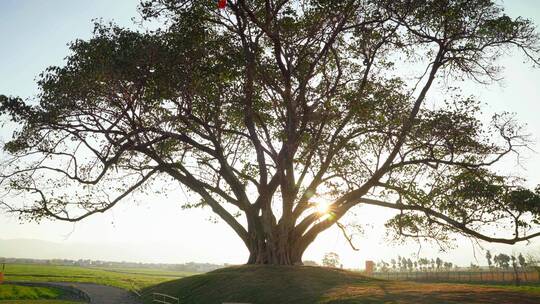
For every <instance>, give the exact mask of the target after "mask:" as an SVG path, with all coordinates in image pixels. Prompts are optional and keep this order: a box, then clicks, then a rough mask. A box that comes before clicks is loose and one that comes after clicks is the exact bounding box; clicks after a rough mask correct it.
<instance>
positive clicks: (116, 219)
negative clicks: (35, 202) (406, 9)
mask: <svg viewBox="0 0 540 304" xmlns="http://www.w3.org/2000/svg"><path fill="white" fill-rule="evenodd" d="M137 4H138V0H114V1H112V0H48V1H43V0H0V41H1V42H2V46H1V47H0V94H6V95H14V96H21V97H28V96H31V95H32V94H35V93H36V84H35V81H34V80H35V77H36V76H37V75H38V74H39V73H40V72H41V71H43V70H44V69H45V68H46V67H47V66H50V65H58V64H61V63H62V61H63V58H64V57H65V56H66V55H67V54H68V48H67V46H66V44H67V43H68V42H70V41H73V40H74V39H76V38H83V39H85V38H89V37H90V35H91V31H92V29H93V23H92V21H91V20H92V19H95V18H103V20H105V21H110V20H113V21H115V22H116V23H117V24H120V25H125V26H131V25H132V22H131V20H130V19H131V18H132V17H137V16H138V13H137V10H136V7H137ZM504 5H505V7H506V9H507V12H508V14H510V15H511V16H518V15H521V16H524V17H527V18H529V19H532V20H533V21H535V22H536V24H538V25H540V1H537V0H507V1H504ZM522 61H523V60H522V57H521V56H516V54H510V55H509V56H507V57H506V58H504V59H503V60H502V63H503V64H504V66H505V67H506V70H505V72H504V73H503V76H504V78H505V79H504V81H503V82H501V83H498V84H494V85H490V86H480V85H471V84H468V85H466V87H465V92H466V93H474V94H475V95H476V96H478V97H479V98H480V100H482V101H483V102H485V103H487V105H486V106H485V107H484V112H485V113H486V115H487V114H492V113H494V112H501V111H510V112H515V113H516V115H517V118H518V119H519V121H521V122H523V123H526V124H527V125H528V128H527V130H528V131H529V132H530V133H531V135H532V136H533V139H534V140H535V141H536V144H535V145H534V146H533V148H534V149H535V150H536V151H540V144H539V143H538V142H539V141H540V136H538V135H539V134H540V132H539V131H540V119H539V118H538V117H539V112H540V103H539V101H540V100H539V98H540V69H532V68H531V66H530V64H524V63H523V62H522ZM10 132H11V129H10V128H9V126H6V127H4V128H3V129H1V130H0V140H2V141H5V140H7V139H8V138H9V136H10ZM523 157H524V159H522V162H521V165H520V166H519V165H517V164H516V161H515V159H508V160H507V161H506V162H505V163H504V164H503V165H502V166H500V169H501V170H504V171H506V172H511V173H513V174H518V175H520V176H522V177H525V178H527V180H528V183H529V185H530V186H533V185H536V184H540V155H539V154H537V153H528V154H524V155H523ZM171 191H172V192H173V195H169V197H168V198H165V197H154V196H152V197H142V198H140V199H138V200H137V201H136V202H134V201H133V200H130V199H128V200H125V201H123V202H122V203H121V204H119V205H117V206H116V207H115V208H114V209H113V210H112V211H110V212H108V213H106V214H99V215H95V216H92V217H90V218H88V219H86V220H84V221H82V222H79V223H76V224H70V223H64V222H50V221H46V222H42V223H40V224H39V225H38V224H36V223H24V224H23V223H19V222H18V221H17V220H16V219H15V218H13V217H10V216H8V215H6V214H0V240H1V239H4V240H5V239H22V238H25V239H38V240H45V241H52V242H57V243H60V244H63V245H65V246H78V245H79V244H84V248H93V250H85V251H83V252H81V253H80V256H71V255H70V254H71V253H68V252H67V251H66V252H65V254H63V256H58V257H60V258H94V259H105V260H115V261H119V260H129V261H141V262H164V263H183V262H189V261H197V262H212V263H244V262H245V261H246V260H247V256H248V253H247V250H246V249H245V248H244V245H243V243H242V242H241V241H240V239H239V238H238V237H236V235H235V234H234V232H233V231H232V230H231V229H229V228H228V227H227V226H226V225H225V224H223V223H218V224H214V223H212V222H211V221H210V220H209V219H210V217H211V216H212V214H211V212H210V211H209V210H181V209H180V205H181V204H180V203H181V202H182V200H183V199H184V196H183V195H182V193H181V192H180V191H178V190H171ZM387 212H388V211H387V210H385V209H380V208H373V207H371V208H368V207H362V208H360V209H358V210H357V211H356V218H355V219H356V220H357V221H358V222H359V223H363V224H366V227H365V235H364V236H359V237H358V238H356V239H355V240H356V244H357V246H358V247H359V248H360V251H359V252H355V251H353V250H352V249H350V247H348V245H347V243H346V241H345V239H344V238H343V237H342V236H341V234H340V233H339V231H338V230H337V229H329V230H328V231H326V232H324V233H323V234H322V235H321V236H320V237H319V238H318V239H317V240H316V241H315V243H314V244H312V245H311V246H310V247H309V248H308V250H307V252H306V254H305V255H304V260H309V259H311V260H316V261H319V262H320V260H321V258H322V255H323V254H324V253H325V252H329V251H335V252H337V253H338V254H339V255H340V256H341V258H342V261H343V264H344V266H345V267H351V268H358V267H363V263H364V260H366V259H373V260H376V261H379V260H380V259H386V260H389V259H390V258H392V257H396V256H397V255H398V254H401V255H402V256H403V255H410V254H412V253H417V252H418V250H419V246H418V245H416V244H407V245H399V244H394V245H390V244H388V243H387V242H386V240H385V239H384V229H383V223H384V221H383V220H384V218H385V217H386V216H387V215H385V213H387ZM539 244H540V241H536V242H535V243H534V244H531V245H529V246H525V245H519V246H515V247H512V246H503V245H486V246H485V247H486V248H491V249H493V250H495V251H496V252H499V251H501V252H506V253H512V252H519V251H532V252H537V253H539V254H540V246H539ZM456 245H457V249H455V250H453V251H451V252H448V253H438V252H437V248H433V247H430V246H429V245H427V244H424V245H423V246H422V248H421V251H420V255H423V256H429V257H434V256H436V255H437V256H440V257H441V258H443V259H445V260H449V261H452V262H454V263H458V264H462V265H468V264H469V263H470V262H471V261H474V252H473V250H472V246H471V243H470V242H469V241H468V240H466V239H459V241H458V242H457V244H456ZM121 247H122V248H121ZM59 248H60V247H59ZM476 254H477V256H478V257H480V258H479V262H480V264H485V261H484V259H483V255H484V254H483V253H479V252H476ZM58 255H61V254H60V253H59V254H58ZM0 256H2V248H0ZM19 257H34V258H52V257H56V256H47V255H46V254H45V253H43V252H20V254H19ZM475 263H476V262H475Z"/></svg>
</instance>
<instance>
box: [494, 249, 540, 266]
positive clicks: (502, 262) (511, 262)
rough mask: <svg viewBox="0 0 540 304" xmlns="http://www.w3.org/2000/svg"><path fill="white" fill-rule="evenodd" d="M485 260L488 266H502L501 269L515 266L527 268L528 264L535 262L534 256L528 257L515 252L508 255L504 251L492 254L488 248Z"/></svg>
mask: <svg viewBox="0 0 540 304" xmlns="http://www.w3.org/2000/svg"><path fill="white" fill-rule="evenodd" d="M486 260H487V264H488V267H489V268H502V269H510V268H513V269H516V268H523V269H524V268H527V267H528V266H532V265H533V264H536V261H535V259H534V258H532V257H529V258H528V259H527V258H525V257H524V256H523V254H521V253H520V254H518V255H517V256H516V255H515V254H512V255H508V254H504V253H499V254H496V255H492V254H491V252H490V251H489V250H488V251H486Z"/></svg>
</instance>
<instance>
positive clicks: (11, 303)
mask: <svg viewBox="0 0 540 304" xmlns="http://www.w3.org/2000/svg"><path fill="white" fill-rule="evenodd" d="M2 304H81V302H72V301H62V300H6V301H2Z"/></svg>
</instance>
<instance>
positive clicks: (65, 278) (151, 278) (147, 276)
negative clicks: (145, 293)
mask: <svg viewBox="0 0 540 304" xmlns="http://www.w3.org/2000/svg"><path fill="white" fill-rule="evenodd" d="M192 274H193V273H189V272H180V271H178V272H176V271H168V270H160V269H146V268H144V269H143V268H141V269H138V268H111V269H106V268H94V267H79V266H57V265H30V264H10V265H6V270H5V280H6V281H27V282H84V283H97V284H103V285H109V286H115V287H120V288H124V289H129V290H139V289H142V288H145V287H148V286H151V285H155V284H158V283H162V282H165V281H169V280H173V279H178V278H183V277H186V276H189V275H192Z"/></svg>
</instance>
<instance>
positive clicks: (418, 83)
mask: <svg viewBox="0 0 540 304" xmlns="http://www.w3.org/2000/svg"><path fill="white" fill-rule="evenodd" d="M140 11H141V13H142V15H143V17H144V19H145V20H149V21H151V22H152V25H153V26H154V27H155V26H156V24H158V25H159V27H160V28H159V29H153V30H132V29H126V28H120V27H118V26H115V25H110V24H108V25H104V24H98V25H96V28H95V32H94V35H93V37H92V38H91V39H89V40H77V41H75V42H73V43H72V44H71V46H70V48H71V54H70V55H69V56H68V57H67V58H66V62H65V64H64V65H63V66H55V67H50V68H48V69H47V70H46V71H44V72H43V74H42V75H41V76H40V78H39V80H38V84H39V88H40V91H39V94H38V95H37V96H35V97H33V98H27V99H21V98H19V97H13V96H11V97H8V96H1V97H0V113H1V114H3V115H4V118H9V119H11V120H12V121H14V122H15V123H16V124H17V125H18V128H17V129H16V131H15V132H14V134H13V137H12V139H11V140H10V141H8V142H7V143H5V145H4V147H3V149H4V151H5V153H4V154H5V155H6V156H5V157H4V159H3V163H2V165H1V166H2V171H1V185H2V189H3V191H4V192H5V193H4V195H3V196H2V199H1V200H2V204H3V206H4V208H5V209H7V210H8V211H10V212H15V213H16V214H19V215H20V217H21V218H23V219H31V220H39V219H42V218H51V219H58V220H64V221H79V220H82V219H84V218H86V217H88V216H90V215H92V214H95V213H98V212H105V211H107V210H108V209H110V208H112V207H113V206H114V205H115V204H117V203H118V202H119V201H121V200H123V199H129V198H130V194H132V193H136V192H138V191H152V190H153V189H155V188H160V189H161V188H162V186H163V181H162V180H163V179H167V180H168V181H169V182H170V181H173V182H174V183H172V184H171V183H169V185H172V186H171V187H173V188H175V189H177V188H181V189H183V190H185V191H188V192H189V193H190V195H191V197H192V198H193V199H192V200H190V201H189V202H184V204H185V206H187V207H209V208H210V209H211V210H212V212H214V213H215V214H216V215H217V216H219V218H220V219H221V220H222V221H224V222H225V223H227V224H228V225H229V226H230V227H231V228H232V229H233V230H234V232H236V234H238V236H239V237H240V238H241V239H242V241H243V242H244V243H245V245H246V247H247V248H248V250H249V253H250V255H249V260H248V263H258V264H259V263H260V264H262V263H265V264H295V263H301V259H302V254H303V253H304V251H305V250H306V248H307V247H308V246H309V245H310V243H312V242H313V241H314V240H315V238H316V237H317V235H318V234H319V233H321V232H322V231H324V230H326V229H328V228H329V227H331V226H333V225H334V224H338V225H340V224H339V222H338V221H339V220H340V219H342V217H343V216H344V215H346V214H347V213H348V212H349V211H350V210H351V209H352V208H354V207H355V206H359V205H372V206H378V207H380V208H381V212H383V210H388V211H387V212H388V214H391V215H392V216H393V217H391V219H390V220H389V221H388V222H387V224H386V225H387V227H388V229H390V231H395V232H396V235H397V236H400V237H404V238H407V237H410V238H425V239H434V240H437V241H449V240H451V239H452V236H453V235H455V234H456V233H457V234H464V235H467V236H472V237H474V238H476V239H480V240H484V241H488V242H499V243H507V244H513V243H516V242H520V241H526V240H529V239H531V238H533V237H536V236H538V235H540V229H538V228H539V227H538V226H540V225H539V224H540V189H536V190H529V189H527V188H526V187H524V186H523V185H524V181H522V180H520V179H517V178H513V177H511V176H505V175H502V174H501V173H497V172H496V171H495V170H494V169H493V165H495V164H496V163H497V162H499V161H500V160H501V159H504V157H505V156H507V155H509V154H513V153H514V152H519V149H520V147H524V146H526V145H527V137H526V136H524V131H523V129H522V127H520V125H519V124H518V123H516V122H515V121H514V119H513V117H512V115H510V114H497V115H494V116H493V118H492V120H491V121H490V122H488V121H489V119H484V120H481V119H480V117H482V115H480V112H479V111H480V103H479V102H478V101H476V100H475V99H474V98H473V97H471V96H463V94H461V93H460V90H459V89H458V88H457V87H456V84H461V83H463V82H476V83H480V84H482V83H489V82H493V81H496V80H498V79H499V78H500V66H498V64H497V59H498V58H499V57H500V56H501V55H504V54H506V53H508V52H510V51H512V52H513V51H514V50H517V51H520V52H521V53H522V54H523V55H524V58H525V59H527V61H529V62H530V63H532V65H536V64H538V63H539V59H538V55H539V50H540V48H539V43H538V42H539V39H538V35H537V33H536V32H535V28H534V25H533V24H532V23H531V22H530V21H528V20H526V19H523V18H515V19H514V18H511V17H509V16H507V15H505V14H504V11H503V8H502V7H500V6H499V5H497V4H496V3H494V1H491V0H340V1H337V0H336V1H324V0H253V1H246V0H229V1H228V3H227V8H226V9H223V10H218V8H217V7H216V2H215V1H212V0H207V1H202V0H196V1H195V0H192V1H188V0H152V1H143V2H142V3H141V4H140ZM487 102H489V101H487ZM171 190H174V189H171ZM126 197H127V198H126ZM321 201H326V202H329V205H328V208H327V209H326V210H321V209H322V208H317V206H316V204H317V203H319V204H320V202H321ZM319 207H320V206H319ZM341 227H342V228H343V226H341ZM535 229H537V230H535Z"/></svg>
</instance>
